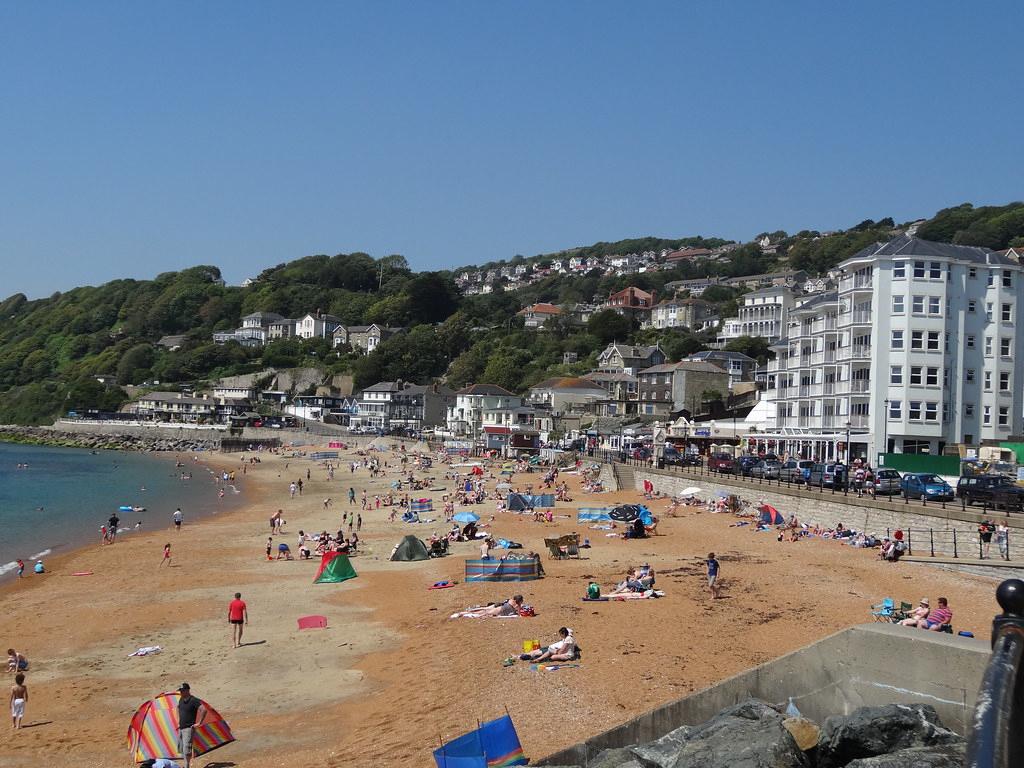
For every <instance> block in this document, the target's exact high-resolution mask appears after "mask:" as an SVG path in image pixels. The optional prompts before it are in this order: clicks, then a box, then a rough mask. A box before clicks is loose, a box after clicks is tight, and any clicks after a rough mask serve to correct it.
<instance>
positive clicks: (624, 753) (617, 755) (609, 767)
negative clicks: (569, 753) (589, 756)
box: [587, 747, 645, 768]
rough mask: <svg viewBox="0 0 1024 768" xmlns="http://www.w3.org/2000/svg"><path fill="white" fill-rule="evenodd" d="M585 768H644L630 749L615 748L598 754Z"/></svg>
mask: <svg viewBox="0 0 1024 768" xmlns="http://www.w3.org/2000/svg"><path fill="white" fill-rule="evenodd" d="M587 768H645V767H644V765H643V764H642V763H641V762H640V761H639V760H638V759H637V757H636V755H634V754H633V751H632V747H617V748H615V749H606V750H604V751H603V752H600V753H598V755H597V757H596V758H595V759H594V760H591V761H589V762H588V763H587Z"/></svg>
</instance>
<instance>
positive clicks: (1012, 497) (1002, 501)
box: [956, 475, 1024, 511]
mask: <svg viewBox="0 0 1024 768" xmlns="http://www.w3.org/2000/svg"><path fill="white" fill-rule="evenodd" d="M956 495H957V498H961V499H963V500H964V501H965V502H966V503H967V504H985V505H986V506H992V507H996V508H1004V507H1005V508H1006V509H1016V510H1018V511H1022V510H1024V488H1021V487H1020V486H1019V485H1017V484H1016V483H1015V482H1014V481H1013V480H1012V479H1010V478H1009V477H1007V476H1006V475H968V476H966V477H961V478H960V479H959V480H958V481H957V484H956Z"/></svg>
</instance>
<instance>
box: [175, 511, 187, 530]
mask: <svg viewBox="0 0 1024 768" xmlns="http://www.w3.org/2000/svg"><path fill="white" fill-rule="evenodd" d="M184 519H185V516H184V515H183V514H182V513H181V507H178V508H177V509H176V510H174V530H176V531H178V532H179V533H180V532H181V523H182V521H183V520H184Z"/></svg>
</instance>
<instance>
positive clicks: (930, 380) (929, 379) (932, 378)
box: [924, 368, 939, 387]
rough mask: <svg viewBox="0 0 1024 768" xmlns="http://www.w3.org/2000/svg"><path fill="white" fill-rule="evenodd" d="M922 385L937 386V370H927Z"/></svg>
mask: <svg viewBox="0 0 1024 768" xmlns="http://www.w3.org/2000/svg"><path fill="white" fill-rule="evenodd" d="M924 383H925V384H926V385H927V386H929V387H937V386H939V369H938V368H928V370H926V371H925V376H924Z"/></svg>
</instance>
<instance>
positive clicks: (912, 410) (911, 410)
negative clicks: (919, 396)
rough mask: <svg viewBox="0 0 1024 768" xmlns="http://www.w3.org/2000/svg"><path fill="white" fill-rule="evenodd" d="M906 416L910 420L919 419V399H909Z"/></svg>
mask: <svg viewBox="0 0 1024 768" xmlns="http://www.w3.org/2000/svg"><path fill="white" fill-rule="evenodd" d="M907 418H908V419H910V420H911V421H920V420H921V401H920V400H911V401H910V403H909V404H908V406H907Z"/></svg>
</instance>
